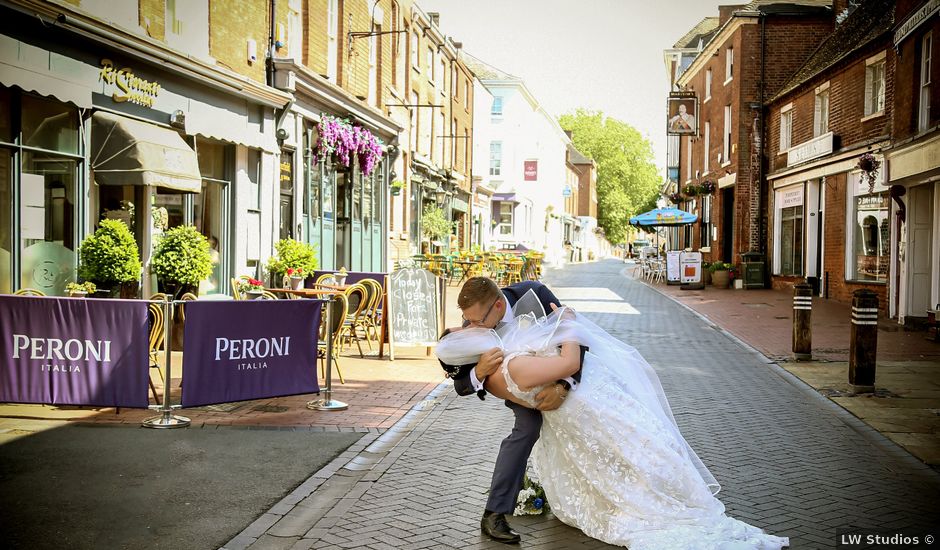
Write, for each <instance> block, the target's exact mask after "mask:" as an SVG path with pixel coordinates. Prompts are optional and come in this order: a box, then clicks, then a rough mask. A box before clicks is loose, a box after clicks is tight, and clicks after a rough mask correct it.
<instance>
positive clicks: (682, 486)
mask: <svg viewBox="0 0 940 550" xmlns="http://www.w3.org/2000/svg"><path fill="white" fill-rule="evenodd" d="M533 298H534V296H533ZM525 304H528V305H529V307H530V308H531V309H532V310H538V309H540V306H537V302H536V305H532V300H524V299H523V300H520V302H519V303H518V304H517V306H516V307H514V308H513V312H514V314H515V315H516V319H515V320H514V321H513V322H512V323H509V324H507V325H506V326H503V327H502V328H500V329H499V331H498V332H497V331H493V330H486V329H467V330H462V331H458V332H455V333H452V334H450V335H448V336H447V337H445V338H444V339H442V340H441V342H440V343H439V344H438V348H437V355H438V357H440V358H441V359H442V360H443V361H445V362H446V363H449V364H466V363H469V362H475V359H474V358H475V357H477V358H478V357H479V355H480V353H482V352H483V351H485V350H487V349H490V348H492V347H494V346H499V347H502V348H503V349H504V350H505V359H504V361H503V366H502V373H503V376H504V377H505V379H506V383H507V386H508V388H509V390H510V391H511V392H512V393H513V394H514V395H516V396H517V397H518V398H520V399H522V400H523V401H526V402H527V403H529V404H532V405H534V401H535V395H536V394H537V393H538V392H539V390H540V389H541V387H538V388H533V389H530V390H528V391H523V390H522V389H520V388H519V386H518V385H517V384H515V382H513V380H512V376H511V372H510V368H509V362H510V361H511V360H512V358H514V357H517V356H519V355H523V354H524V355H540V356H547V355H553V354H557V353H558V351H557V350H558V346H559V345H560V344H561V343H562V342H572V341H576V342H578V343H580V344H581V345H584V346H588V347H589V348H590V351H589V352H588V353H586V354H585V358H584V363H583V365H582V373H581V384H580V386H579V387H578V388H577V390H575V391H572V392H569V393H568V397H567V399H566V401H565V403H564V404H563V405H562V406H561V407H560V408H559V409H557V410H554V411H547V412H545V413H543V418H544V420H543V424H542V431H541V436H540V439H539V441H538V443H536V446H535V448H534V449H533V451H532V459H533V465H534V467H535V470H536V473H537V474H538V478H539V482H540V483H541V484H542V487H543V488H544V489H545V494H546V497H547V499H548V502H549V504H550V505H551V509H552V513H554V514H555V516H556V517H558V518H559V519H560V520H561V521H563V522H565V523H566V524H568V525H571V526H573V527H576V528H578V529H581V530H582V531H584V533H585V534H587V535H588V536H590V537H593V538H596V539H599V540H602V541H604V542H607V543H609V544H616V545H622V546H627V547H629V548H630V550H673V549H674V550H739V549H740V550H745V549H747V550H779V549H780V548H783V547H787V546H788V544H789V539H787V538H786V537H778V536H773V535H768V534H766V533H764V532H763V531H761V530H760V529H759V528H757V527H754V526H751V525H748V524H747V523H744V522H742V521H739V520H736V519H733V518H731V517H728V516H726V515H725V507H724V505H723V504H722V503H721V501H719V500H718V499H717V498H715V496H714V495H715V494H717V492H718V490H719V486H718V482H717V481H716V480H715V478H714V477H713V476H712V475H711V473H710V472H709V471H708V469H707V468H706V467H705V465H704V464H702V462H701V460H699V458H698V456H696V454H695V452H694V451H693V450H692V449H691V447H689V445H688V443H687V442H686V441H685V439H684V438H683V437H682V434H681V433H680V432H679V429H678V427H677V425H676V423H675V419H674V418H673V416H672V411H671V409H670V408H669V404H668V401H667V400H666V396H665V393H664V392H663V390H662V386H661V384H660V382H659V378H658V376H657V375H656V373H655V371H653V369H652V367H651V366H650V365H649V363H647V362H646V360H645V359H643V357H642V356H641V355H640V354H639V352H637V350H636V349H634V348H632V347H630V346H627V345H626V344H624V343H623V342H621V341H619V340H617V339H616V338H614V337H613V336H611V335H609V334H608V333H607V332H605V331H604V330H603V329H601V328H600V327H598V326H597V325H595V324H594V323H592V322H591V321H590V320H588V319H587V318H585V317H584V316H583V315H580V314H574V315H572V313H571V312H570V311H568V313H565V311H566V309H565V308H562V309H560V310H558V311H556V312H554V313H552V314H551V315H548V316H544V313H541V312H538V311H532V312H529V313H524V310H523V311H520V309H522V308H525V307H527V306H526V305H525Z"/></svg>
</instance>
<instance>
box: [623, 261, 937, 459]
mask: <svg viewBox="0 0 940 550" xmlns="http://www.w3.org/2000/svg"><path fill="white" fill-rule="evenodd" d="M628 272H629V269H628ZM652 288H654V289H655V290H657V291H659V292H661V293H663V294H665V295H667V296H669V297H670V298H672V299H674V300H676V301H677V302H679V303H681V304H684V305H686V306H688V307H689V308H691V309H693V310H695V311H696V312H698V313H700V314H701V315H703V316H705V317H706V318H707V319H709V320H710V321H712V322H714V323H715V324H716V325H717V326H720V327H721V328H722V329H723V330H726V331H728V332H730V333H732V334H734V335H735V336H736V337H738V338H740V339H741V340H743V341H744V342H746V343H747V344H748V345H750V346H752V347H754V348H755V349H757V350H759V351H760V352H761V353H763V354H764V355H766V356H768V357H771V358H773V359H774V360H775V361H776V362H777V363H778V364H780V365H781V366H782V367H783V368H785V369H786V370H787V371H789V372H791V373H793V374H794V375H796V376H797V377H799V378H800V379H801V380H802V381H803V382H805V383H807V384H809V385H810V386H812V387H813V388H814V389H815V390H816V391H818V392H819V393H820V394H822V395H825V396H826V397H829V398H830V399H832V400H833V401H834V402H836V403H838V404H839V405H841V406H842V407H844V408H845V409H847V410H848V411H850V412H851V413H852V414H854V415H855V416H857V417H858V418H860V419H862V420H864V421H865V422H866V423H867V424H868V425H869V426H872V427H873V428H875V429H877V430H878V431H880V432H881V433H883V434H885V435H886V436H887V437H888V438H890V439H891V440H892V441H894V442H895V443H897V444H899V445H901V446H902V447H904V448H905V449H907V450H908V451H910V452H911V453H912V454H914V455H915V456H917V457H918V458H920V459H921V460H923V461H924V462H925V463H927V464H930V465H933V466H940V415H938V413H937V411H938V410H940V342H933V341H929V340H927V339H926V338H925V332H923V331H915V330H906V329H905V328H904V327H900V326H898V324H897V323H896V322H895V321H892V320H890V319H884V318H882V319H880V320H879V326H878V329H879V330H878V363H877V375H876V380H875V382H876V385H875V389H876V391H875V393H874V394H868V395H854V394H853V392H852V389H851V387H850V385H849V381H848V346H849V332H850V325H849V318H850V312H851V308H850V307H849V306H847V305H845V304H840V303H837V302H833V301H831V300H825V299H822V298H818V297H815V298H814V299H813V312H812V326H813V357H814V360H813V361H805V362H803V361H800V362H797V361H793V360H791V353H790V351H791V349H792V348H791V346H792V342H791V335H792V322H793V321H792V319H793V317H792V313H793V310H792V305H793V296H792V293H790V292H783V291H778V290H729V289H717V288H715V287H712V286H708V287H706V288H705V289H703V290H682V289H681V288H680V287H678V286H669V285H665V284H656V285H652Z"/></svg>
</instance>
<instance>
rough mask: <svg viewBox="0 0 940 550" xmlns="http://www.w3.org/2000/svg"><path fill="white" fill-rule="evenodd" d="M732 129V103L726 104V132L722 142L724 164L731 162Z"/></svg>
mask: <svg viewBox="0 0 940 550" xmlns="http://www.w3.org/2000/svg"><path fill="white" fill-rule="evenodd" d="M731 130H732V125H731V105H725V116H724V133H723V134H722V144H721V157H722V158H723V159H724V162H722V163H721V165H722V166H728V165H730V164H731Z"/></svg>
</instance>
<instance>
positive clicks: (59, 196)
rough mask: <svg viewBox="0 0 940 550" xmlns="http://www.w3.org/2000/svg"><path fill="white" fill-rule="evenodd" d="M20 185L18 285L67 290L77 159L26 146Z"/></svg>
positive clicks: (48, 291) (56, 291)
mask: <svg viewBox="0 0 940 550" xmlns="http://www.w3.org/2000/svg"><path fill="white" fill-rule="evenodd" d="M22 158H23V172H22V176H21V185H20V228H19V229H20V249H21V253H22V261H21V266H22V269H21V273H20V287H29V288H35V289H38V290H41V291H43V292H45V293H46V294H52V295H63V294H64V293H65V285H66V283H68V282H70V281H73V280H74V278H75V267H76V254H75V251H76V250H77V245H78V242H77V236H76V234H75V225H76V215H77V212H76V205H75V199H76V194H77V193H76V189H75V187H76V186H75V178H76V175H77V173H78V162H77V161H76V160H75V159H69V158H65V157H60V156H56V155H51V154H46V153H36V152H32V151H24V152H23V153H22Z"/></svg>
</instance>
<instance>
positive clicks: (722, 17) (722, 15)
mask: <svg viewBox="0 0 940 550" xmlns="http://www.w3.org/2000/svg"><path fill="white" fill-rule="evenodd" d="M741 9H744V5H742V4H735V5H733V6H718V26H719V27H720V26H722V25H724V24H725V22H727V21H728V20H729V19H731V14H733V13H734V12H736V11H738V10H741Z"/></svg>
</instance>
